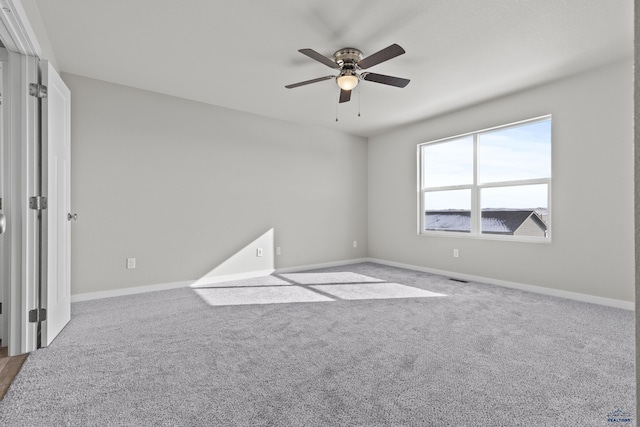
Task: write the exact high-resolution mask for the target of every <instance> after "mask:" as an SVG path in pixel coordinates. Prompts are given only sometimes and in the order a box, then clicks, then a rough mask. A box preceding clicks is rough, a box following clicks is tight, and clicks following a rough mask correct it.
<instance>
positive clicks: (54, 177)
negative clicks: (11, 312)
mask: <svg viewBox="0 0 640 427" xmlns="http://www.w3.org/2000/svg"><path fill="white" fill-rule="evenodd" d="M40 72H41V82H42V83H41V84H42V85H43V86H44V87H45V88H43V89H41V90H45V91H46V92H42V93H41V95H40V96H41V121H42V122H41V123H42V128H41V132H42V194H46V198H47V199H46V203H47V205H48V206H47V207H46V209H43V210H42V212H43V213H44V218H43V219H42V241H41V245H42V258H41V263H42V264H41V268H42V280H41V284H40V286H41V288H40V291H41V295H40V304H41V308H43V309H45V312H44V313H46V314H45V315H43V316H42V317H43V318H44V319H40V320H41V337H40V338H41V339H40V343H39V345H38V346H39V347H45V346H48V345H49V344H51V342H52V341H53V339H54V338H55V337H56V336H57V335H58V334H59V333H60V331H62V328H64V327H65V325H66V324H67V323H68V322H69V320H70V319H71V277H70V273H71V271H70V270H71V222H72V221H73V220H75V219H76V218H77V215H72V214H71V182H70V177H71V170H70V167H71V146H70V143H71V92H70V91H69V88H67V86H66V85H65V84H64V82H63V81H62V79H61V78H60V76H59V75H58V74H57V73H56V71H55V69H54V68H53V67H52V66H51V64H49V62H48V61H41V63H40Z"/></svg>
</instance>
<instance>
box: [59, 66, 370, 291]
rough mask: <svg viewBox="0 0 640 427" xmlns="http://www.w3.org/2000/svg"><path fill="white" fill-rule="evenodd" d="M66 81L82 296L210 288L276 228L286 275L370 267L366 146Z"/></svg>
mask: <svg viewBox="0 0 640 427" xmlns="http://www.w3.org/2000/svg"><path fill="white" fill-rule="evenodd" d="M63 79H64V80H65V82H66V83H67V85H68V86H69V88H70V89H71V94H72V104H71V105H72V122H71V129H72V135H71V141H72V142H71V144H72V148H71V152H72V171H71V182H72V200H71V205H72V211H73V212H77V213H78V215H79V220H78V221H76V222H75V223H74V224H73V230H72V268H71V270H72V271H71V279H72V285H71V286H72V294H79V293H88V292H96V291H105V290H111V289H118V288H126V287H134V286H143V285H148V284H158V283H171V282H177V281H184V280H194V279H198V278H200V277H201V276H203V275H205V274H206V273H208V272H209V271H211V270H212V269H213V268H214V267H216V266H217V265H219V264H220V263H222V262H223V261H225V260H227V259H228V258H229V257H231V256H233V255H234V254H235V253H236V252H238V251H240V250H241V249H243V248H244V247H245V246H246V245H247V244H249V243H251V242H253V241H254V240H255V239H256V238H258V237H260V236H262V235H263V234H264V233H265V232H267V231H268V230H270V229H273V230H274V231H273V233H274V234H273V236H274V243H275V245H276V246H280V247H281V248H282V254H281V255H279V256H275V258H274V259H275V268H283V267H291V266H299V265H308V264H315V263H323V262H332V261H339V260H348V259H355V258H361V257H365V256H366V254H367V141H366V140H365V139H364V138H360V137H353V136H348V135H346V134H344V133H341V132H336V131H332V130H328V129H322V128H316V127H308V126H301V125H296V124H292V123H287V122H282V121H278V120H274V119H267V118H264V117H259V116H255V115H251V114H246V113H241V112H237V111H232V110H228V109H224V108H219V107H215V106H210V105H205V104H201V103H197V102H192V101H186V100H182V99H179V98H174V97H169V96H166V95H159V94H155V93H152V92H147V91H143V90H138V89H133V88H129V87H124V86H119V85H114V84H110V83H106V82H102V81H97V80H92V79H88V78H84V77H79V76H75V75H70V74H63ZM354 240H357V241H358V247H357V248H354V247H353V244H352V242H353V241H354ZM265 250H268V251H272V250H273V248H265ZM265 256H270V254H267V253H265ZM129 257H131V258H136V261H137V266H136V269H129V270H128V269H126V268H125V267H126V262H125V260H126V258H129ZM256 269H258V270H261V269H264V267H261V266H260V265H251V260H247V265H246V271H252V270H256Z"/></svg>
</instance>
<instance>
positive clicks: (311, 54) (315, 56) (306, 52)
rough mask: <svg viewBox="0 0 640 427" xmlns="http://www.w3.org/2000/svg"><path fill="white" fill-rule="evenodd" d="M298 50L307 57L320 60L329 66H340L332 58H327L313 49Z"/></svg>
mask: <svg viewBox="0 0 640 427" xmlns="http://www.w3.org/2000/svg"><path fill="white" fill-rule="evenodd" d="M298 52H300V53H302V54H303V55H307V56H308V57H309V58H311V59H315V60H316V61H318V62H322V63H323V64H324V65H326V66H327V67H329V68H340V66H339V65H338V64H336V62H335V61H334V60H333V59H330V58H327V57H326V56H324V55H321V54H319V53H318V52H316V51H315V50H313V49H299V50H298Z"/></svg>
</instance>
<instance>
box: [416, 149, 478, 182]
mask: <svg viewBox="0 0 640 427" xmlns="http://www.w3.org/2000/svg"><path fill="white" fill-rule="evenodd" d="M422 170H423V175H422V178H423V181H422V185H423V186H424V187H445V186H448V185H468V184H472V183H473V137H472V136H468V137H464V138H458V139H453V140H450V141H445V142H437V143H435V144H428V145H423V146H422Z"/></svg>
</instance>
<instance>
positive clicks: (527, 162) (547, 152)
mask: <svg viewBox="0 0 640 427" xmlns="http://www.w3.org/2000/svg"><path fill="white" fill-rule="evenodd" d="M550 176H551V120H544V121H541V122H535V123H531V124H526V125H522V126H517V127H511V128H507V129H503V130H498V131H495V132H487V133H481V134H480V135H478V180H479V182H480V183H481V184H482V183H487V182H498V181H515V180H519V179H535V178H549V177H550Z"/></svg>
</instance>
